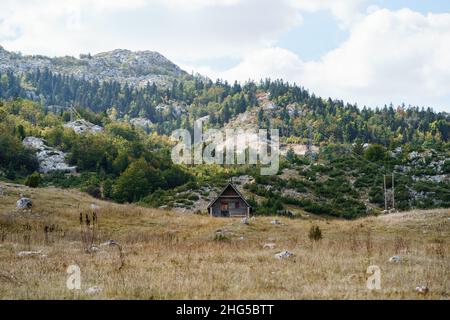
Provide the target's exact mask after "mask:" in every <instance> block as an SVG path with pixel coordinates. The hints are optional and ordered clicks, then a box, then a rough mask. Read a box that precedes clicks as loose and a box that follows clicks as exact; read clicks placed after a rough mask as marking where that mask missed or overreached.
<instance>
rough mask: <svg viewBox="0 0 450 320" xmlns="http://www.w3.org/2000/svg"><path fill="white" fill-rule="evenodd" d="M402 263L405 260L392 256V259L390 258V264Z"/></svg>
mask: <svg viewBox="0 0 450 320" xmlns="http://www.w3.org/2000/svg"><path fill="white" fill-rule="evenodd" d="M402 261H403V258H402V257H400V256H392V257H390V258H389V262H390V263H399V262H402Z"/></svg>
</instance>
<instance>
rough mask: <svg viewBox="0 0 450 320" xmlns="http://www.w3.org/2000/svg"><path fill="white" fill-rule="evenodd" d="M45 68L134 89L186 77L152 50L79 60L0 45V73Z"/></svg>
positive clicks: (125, 51) (82, 56)
mask: <svg viewBox="0 0 450 320" xmlns="http://www.w3.org/2000/svg"><path fill="white" fill-rule="evenodd" d="M46 68H47V69H49V70H50V71H52V72H54V73H59V74H69V75H73V76H74V77H76V78H79V79H81V78H84V79H86V80H94V79H95V80H99V81H110V80H115V81H119V82H122V83H125V82H127V83H129V84H131V85H136V86H145V85H146V84H147V83H149V82H150V83H155V84H157V85H162V86H167V85H168V84H170V83H171V82H172V81H173V80H174V79H176V78H183V77H189V74H188V73H187V72H185V71H184V70H182V69H180V68H179V67H178V66H177V65H175V64H174V63H173V62H171V61H170V60H168V59H167V58H165V57H164V56H163V55H161V54H160V53H158V52H154V51H130V50H123V49H116V50H113V51H108V52H102V53H99V54H96V55H90V54H83V55H80V58H79V59H77V58H75V57H69V56H66V57H56V58H50V57H45V56H41V55H35V56H29V55H22V54H20V53H14V52H9V51H7V50H5V49H3V48H2V47H1V46H0V71H1V72H5V71H6V70H11V71H13V72H18V73H24V72H28V71H32V70H35V69H40V70H44V69H46Z"/></svg>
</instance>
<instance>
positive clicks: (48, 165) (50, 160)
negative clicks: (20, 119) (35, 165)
mask: <svg viewBox="0 0 450 320" xmlns="http://www.w3.org/2000/svg"><path fill="white" fill-rule="evenodd" d="M22 143H23V145H24V146H25V147H27V148H30V149H34V150H36V157H37V159H38V161H39V172H41V173H49V172H54V171H63V172H66V173H74V172H76V167H74V166H69V165H68V164H67V163H66V154H65V153H64V152H62V151H59V150H57V149H55V148H52V147H49V146H47V145H46V144H45V142H44V140H43V139H41V138H36V137H26V138H25V139H23V142H22Z"/></svg>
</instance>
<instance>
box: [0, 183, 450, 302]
mask: <svg viewBox="0 0 450 320" xmlns="http://www.w3.org/2000/svg"><path fill="white" fill-rule="evenodd" d="M2 185H3V195H0V299H449V298H450V256H449V243H450V242H449V241H450V211H449V210H448V209H435V210H423V211H409V212H400V213H394V214H389V215H383V216H378V217H374V216H373V217H366V218H360V219H357V220H351V221H348V220H339V219H336V218H329V219H328V218H325V217H318V216H313V215H303V216H302V218H297V219H289V218H284V217H256V218H255V219H250V220H249V224H243V223H242V222H241V219H230V218H211V217H208V216H206V215H195V214H182V213H174V212H171V211H164V210H157V209H149V208H143V207H139V206H135V205H119V204H114V203H109V202H103V201H100V200H97V199H94V198H92V197H90V196H88V195H86V194H84V193H81V192H79V191H76V190H71V189H64V190H63V189H56V188H37V189H30V188H27V187H24V186H20V185H12V184H2ZM21 193H23V195H24V196H27V197H30V198H32V199H33V202H34V207H33V210H32V212H21V211H18V210H17V209H16V208H15V202H16V201H17V200H18V198H19V194H21ZM91 204H95V205H97V206H98V207H99V208H98V209H96V212H97V221H98V225H97V228H98V229H97V231H96V234H95V239H94V244H100V243H103V242H105V241H107V240H109V239H113V240H115V241H117V242H118V243H119V244H120V246H121V249H122V250H121V252H120V250H119V249H118V247H117V246H104V247H100V249H99V250H98V251H96V252H91V253H87V252H86V251H85V249H84V247H83V243H82V241H81V238H82V227H81V226H80V222H79V213H80V212H83V213H86V212H90V211H91V209H90V206H91ZM275 219H276V220H278V221H279V222H280V223H279V224H273V223H272V221H273V220H275ZM313 225H317V226H319V228H320V229H321V231H322V235H323V238H322V240H320V241H311V240H310V239H309V237H308V232H309V230H310V228H311V226H313ZM45 226H51V232H48V233H47V235H46V234H45V232H44V229H45ZM83 228H84V227H83ZM268 243H272V244H274V247H271V248H264V245H265V244H268ZM266 247H267V246H266ZM283 250H288V251H290V252H292V253H293V254H294V256H292V257H290V258H286V259H276V258H275V257H274V255H275V254H276V253H278V252H280V251H283ZM22 251H36V252H39V253H37V254H34V255H29V256H20V255H19V253H20V252H22ZM394 255H398V256H400V257H401V259H402V261H401V262H398V263H391V262H389V258H390V257H391V256H394ZM73 264H76V265H78V266H79V267H80V270H81V290H68V289H67V287H66V281H67V278H68V276H69V275H68V274H67V273H66V270H67V268H68V266H70V265H73ZM370 265H377V266H379V267H380V269H381V290H374V291H370V290H368V289H367V288H366V280H367V277H368V276H369V274H367V273H366V270H367V267H368V266H370ZM422 285H424V286H427V287H428V288H429V292H428V293H426V294H419V293H417V292H416V291H415V288H416V287H417V286H422ZM91 287H98V288H100V290H99V291H98V292H95V293H91V294H90V293H88V292H86V290H87V289H88V288H91Z"/></svg>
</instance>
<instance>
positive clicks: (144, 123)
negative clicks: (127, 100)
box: [129, 118, 153, 129]
mask: <svg viewBox="0 0 450 320" xmlns="http://www.w3.org/2000/svg"><path fill="white" fill-rule="evenodd" d="M129 122H130V124H131V125H133V126H135V127H140V128H144V129H145V128H148V127H150V126H151V125H152V124H153V122H152V121H151V120H149V119H146V118H132V119H130V121H129Z"/></svg>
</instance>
